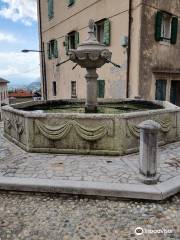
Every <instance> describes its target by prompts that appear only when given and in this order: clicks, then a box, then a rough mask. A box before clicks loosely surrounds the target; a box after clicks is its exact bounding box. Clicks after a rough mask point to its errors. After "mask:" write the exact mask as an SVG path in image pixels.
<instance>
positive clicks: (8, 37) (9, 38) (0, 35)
mask: <svg viewBox="0 0 180 240" xmlns="http://www.w3.org/2000/svg"><path fill="white" fill-rule="evenodd" d="M16 41H17V39H16V37H15V36H14V35H13V34H10V33H4V32H0V42H10V43H12V42H16Z"/></svg>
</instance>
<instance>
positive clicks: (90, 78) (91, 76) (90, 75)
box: [85, 68, 98, 113]
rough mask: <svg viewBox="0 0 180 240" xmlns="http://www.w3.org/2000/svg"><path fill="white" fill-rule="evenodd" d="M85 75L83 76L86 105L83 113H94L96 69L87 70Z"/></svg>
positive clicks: (95, 104)
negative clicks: (85, 83)
mask: <svg viewBox="0 0 180 240" xmlns="http://www.w3.org/2000/svg"><path fill="white" fill-rule="evenodd" d="M86 70H87V74H86V75H85V78H86V81H87V87H86V96H87V97H86V103H85V112H86V113H95V112H97V78H98V74H97V73H96V68H87V69H86Z"/></svg>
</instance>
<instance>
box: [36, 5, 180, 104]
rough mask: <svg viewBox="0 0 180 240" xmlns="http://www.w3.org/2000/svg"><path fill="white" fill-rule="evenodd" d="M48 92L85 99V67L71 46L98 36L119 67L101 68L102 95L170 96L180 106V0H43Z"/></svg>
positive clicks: (51, 95)
mask: <svg viewBox="0 0 180 240" xmlns="http://www.w3.org/2000/svg"><path fill="white" fill-rule="evenodd" d="M38 13H39V32H40V46H41V50H42V51H43V52H42V54H41V56H42V58H41V66H42V67H41V70H42V76H43V78H42V79H43V81H42V82H43V84H42V86H43V95H44V97H45V98H46V97H47V99H67V98H85V97H86V82H85V79H84V75H85V70H84V69H82V68H80V67H79V66H77V67H76V68H73V67H74V64H73V63H72V62H70V61H68V62H66V63H64V64H62V65H59V66H57V65H58V64H59V63H61V62H63V61H65V60H67V59H68V49H70V48H77V46H78V44H79V42H82V41H84V40H85V39H86V37H87V31H88V22H89V19H91V18H92V19H94V20H95V22H96V27H95V30H96V36H97V38H98V40H99V41H100V42H101V43H104V44H105V45H106V46H107V48H108V49H109V50H110V51H112V61H113V62H115V63H117V64H119V65H121V68H120V69H119V68H116V67H115V66H113V65H111V64H105V65H104V66H103V67H102V68H101V69H98V74H99V79H98V92H97V95H98V97H100V98H114V99H118V98H125V97H130V98H135V97H138V98H143V99H158V100H168V101H171V102H173V103H175V104H177V105H180V99H179V95H178V92H179V91H180V27H178V23H179V17H180V2H179V0H174V1H171V0H111V1H109V0H88V1H83V0H68V1H67V0H47V1H44V0H38Z"/></svg>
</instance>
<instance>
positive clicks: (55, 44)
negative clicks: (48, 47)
mask: <svg viewBox="0 0 180 240" xmlns="http://www.w3.org/2000/svg"><path fill="white" fill-rule="evenodd" d="M54 57H55V58H58V41H57V40H54Z"/></svg>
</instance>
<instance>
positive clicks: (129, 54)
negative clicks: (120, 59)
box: [126, 0, 132, 98]
mask: <svg viewBox="0 0 180 240" xmlns="http://www.w3.org/2000/svg"><path fill="white" fill-rule="evenodd" d="M131 26H132V0H129V24H128V49H127V80H126V98H128V97H129V81H130V62H131Z"/></svg>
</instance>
